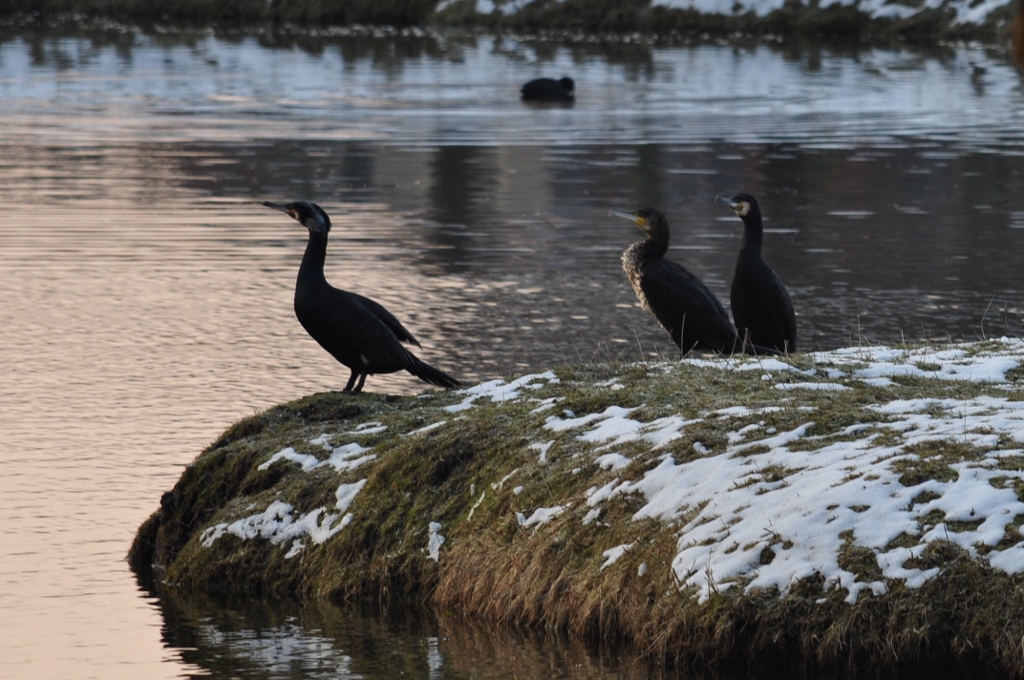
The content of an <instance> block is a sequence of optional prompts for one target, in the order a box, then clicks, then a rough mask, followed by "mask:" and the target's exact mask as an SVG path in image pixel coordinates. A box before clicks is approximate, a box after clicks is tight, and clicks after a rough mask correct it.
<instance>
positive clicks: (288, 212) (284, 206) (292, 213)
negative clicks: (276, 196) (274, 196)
mask: <svg viewBox="0 0 1024 680" xmlns="http://www.w3.org/2000/svg"><path fill="white" fill-rule="evenodd" d="M263 205H265V206H267V207H268V208H273V209H274V210H280V211H281V212H283V213H284V214H285V215H287V216H288V217H290V218H292V219H293V220H294V219H297V218H296V216H295V211H294V210H292V209H291V208H290V207H289V206H288V205H287V204H286V203H272V202H270V201H263Z"/></svg>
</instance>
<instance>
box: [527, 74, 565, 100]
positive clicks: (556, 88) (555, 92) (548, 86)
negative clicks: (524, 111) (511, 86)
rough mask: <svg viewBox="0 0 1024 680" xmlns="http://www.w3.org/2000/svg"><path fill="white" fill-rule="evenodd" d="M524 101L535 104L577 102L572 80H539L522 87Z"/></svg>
mask: <svg viewBox="0 0 1024 680" xmlns="http://www.w3.org/2000/svg"><path fill="white" fill-rule="evenodd" d="M522 93H523V100H524V101H535V102H571V101H575V100H576V83H575V82H574V81H573V79H572V78H560V79H559V80H555V79H554V78H537V79H536V80H531V81H530V82H528V83H526V84H525V85H523V87H522Z"/></svg>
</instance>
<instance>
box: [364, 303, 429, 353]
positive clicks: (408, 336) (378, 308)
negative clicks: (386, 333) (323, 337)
mask: <svg viewBox="0 0 1024 680" xmlns="http://www.w3.org/2000/svg"><path fill="white" fill-rule="evenodd" d="M349 294H350V295H352V296H353V297H354V298H355V299H356V300H357V301H358V302H359V304H361V305H362V306H363V307H365V308H366V309H367V310H368V311H370V312H371V313H372V314H373V315H374V316H376V317H377V318H378V319H380V320H381V322H383V323H384V325H385V326H387V327H388V328H390V329H391V331H392V332H393V333H394V334H395V337H397V338H398V339H399V340H401V341H402V342H411V343H412V344H414V345H416V346H417V347H422V345H420V343H419V341H418V340H417V339H416V338H414V337H412V333H410V332H409V331H408V330H407V329H406V327H405V326H403V325H402V324H401V322H399V320H398V319H396V318H395V315H394V314H392V313H391V312H389V311H388V310H386V309H384V306H383V305H381V304H380V303H378V302H374V301H373V300H371V299H370V298H368V297H363V296H362V295H359V294H357V293H349Z"/></svg>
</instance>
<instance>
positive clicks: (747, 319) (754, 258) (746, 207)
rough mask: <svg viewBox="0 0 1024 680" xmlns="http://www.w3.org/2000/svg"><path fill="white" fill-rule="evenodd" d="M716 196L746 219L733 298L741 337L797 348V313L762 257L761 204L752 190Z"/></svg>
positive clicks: (783, 348)
mask: <svg viewBox="0 0 1024 680" xmlns="http://www.w3.org/2000/svg"><path fill="white" fill-rule="evenodd" d="M715 200H716V201H717V202H719V203H725V204H726V205H727V206H729V207H730V208H732V209H733V210H734V211H735V212H736V215H738V216H739V218H740V219H741V220H743V242H742V243H741V244H740V255H739V258H738V259H737V260H736V274H735V275H734V276H733V279H732V291H731V296H730V302H731V304H732V318H733V320H734V321H736V328H737V330H738V331H739V334H740V336H741V337H744V338H746V339H747V340H748V341H749V342H753V343H755V344H758V345H763V346H764V347H771V348H772V349H776V350H778V351H780V352H795V351H796V314H795V313H794V312H793V303H792V302H791V301H790V299H789V293H787V292H786V287H785V286H783V285H782V279H780V278H779V277H778V275H776V273H775V272H774V271H772V268H771V267H769V266H768V265H767V264H765V262H764V260H762V259H761V241H762V236H763V229H762V227H761V208H760V207H758V205H757V199H755V198H754V197H753V196H751V195H750V194H736V195H735V196H733V197H732V198H725V197H723V196H716V197H715Z"/></svg>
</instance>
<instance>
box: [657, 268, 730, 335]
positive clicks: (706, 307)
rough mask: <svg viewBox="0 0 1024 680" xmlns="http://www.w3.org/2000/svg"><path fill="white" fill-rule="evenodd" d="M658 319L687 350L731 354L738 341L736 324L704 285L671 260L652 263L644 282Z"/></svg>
mask: <svg viewBox="0 0 1024 680" xmlns="http://www.w3.org/2000/svg"><path fill="white" fill-rule="evenodd" d="M640 288H641V290H642V291H643V293H644V296H645V297H646V298H647V304H648V305H649V306H650V308H651V312H652V313H653V314H654V317H655V318H656V319H657V320H658V321H659V322H660V323H661V325H662V326H664V327H665V328H666V329H668V331H669V332H670V333H671V334H672V339H673V340H674V341H675V342H676V344H677V345H679V346H680V347H681V348H682V349H683V351H689V350H690V349H692V348H694V347H696V348H698V349H712V350H715V351H719V352H730V351H732V349H733V345H734V342H735V339H736V333H735V331H734V330H733V327H732V323H731V322H730V321H729V317H728V315H727V314H726V312H725V308H724V307H722V303H721V302H719V301H718V298H717V297H715V295H714V293H712V292H711V291H710V290H709V289H708V287H707V286H705V285H704V282H703V281H701V280H700V279H699V278H697V277H696V276H694V275H693V274H692V273H690V272H689V271H687V270H686V269H685V268H684V267H682V266H681V265H679V264H676V263H675V262H671V261H669V260H659V261H655V262H648V263H647V264H646V265H645V266H644V268H643V272H642V275H641V279H640Z"/></svg>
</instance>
